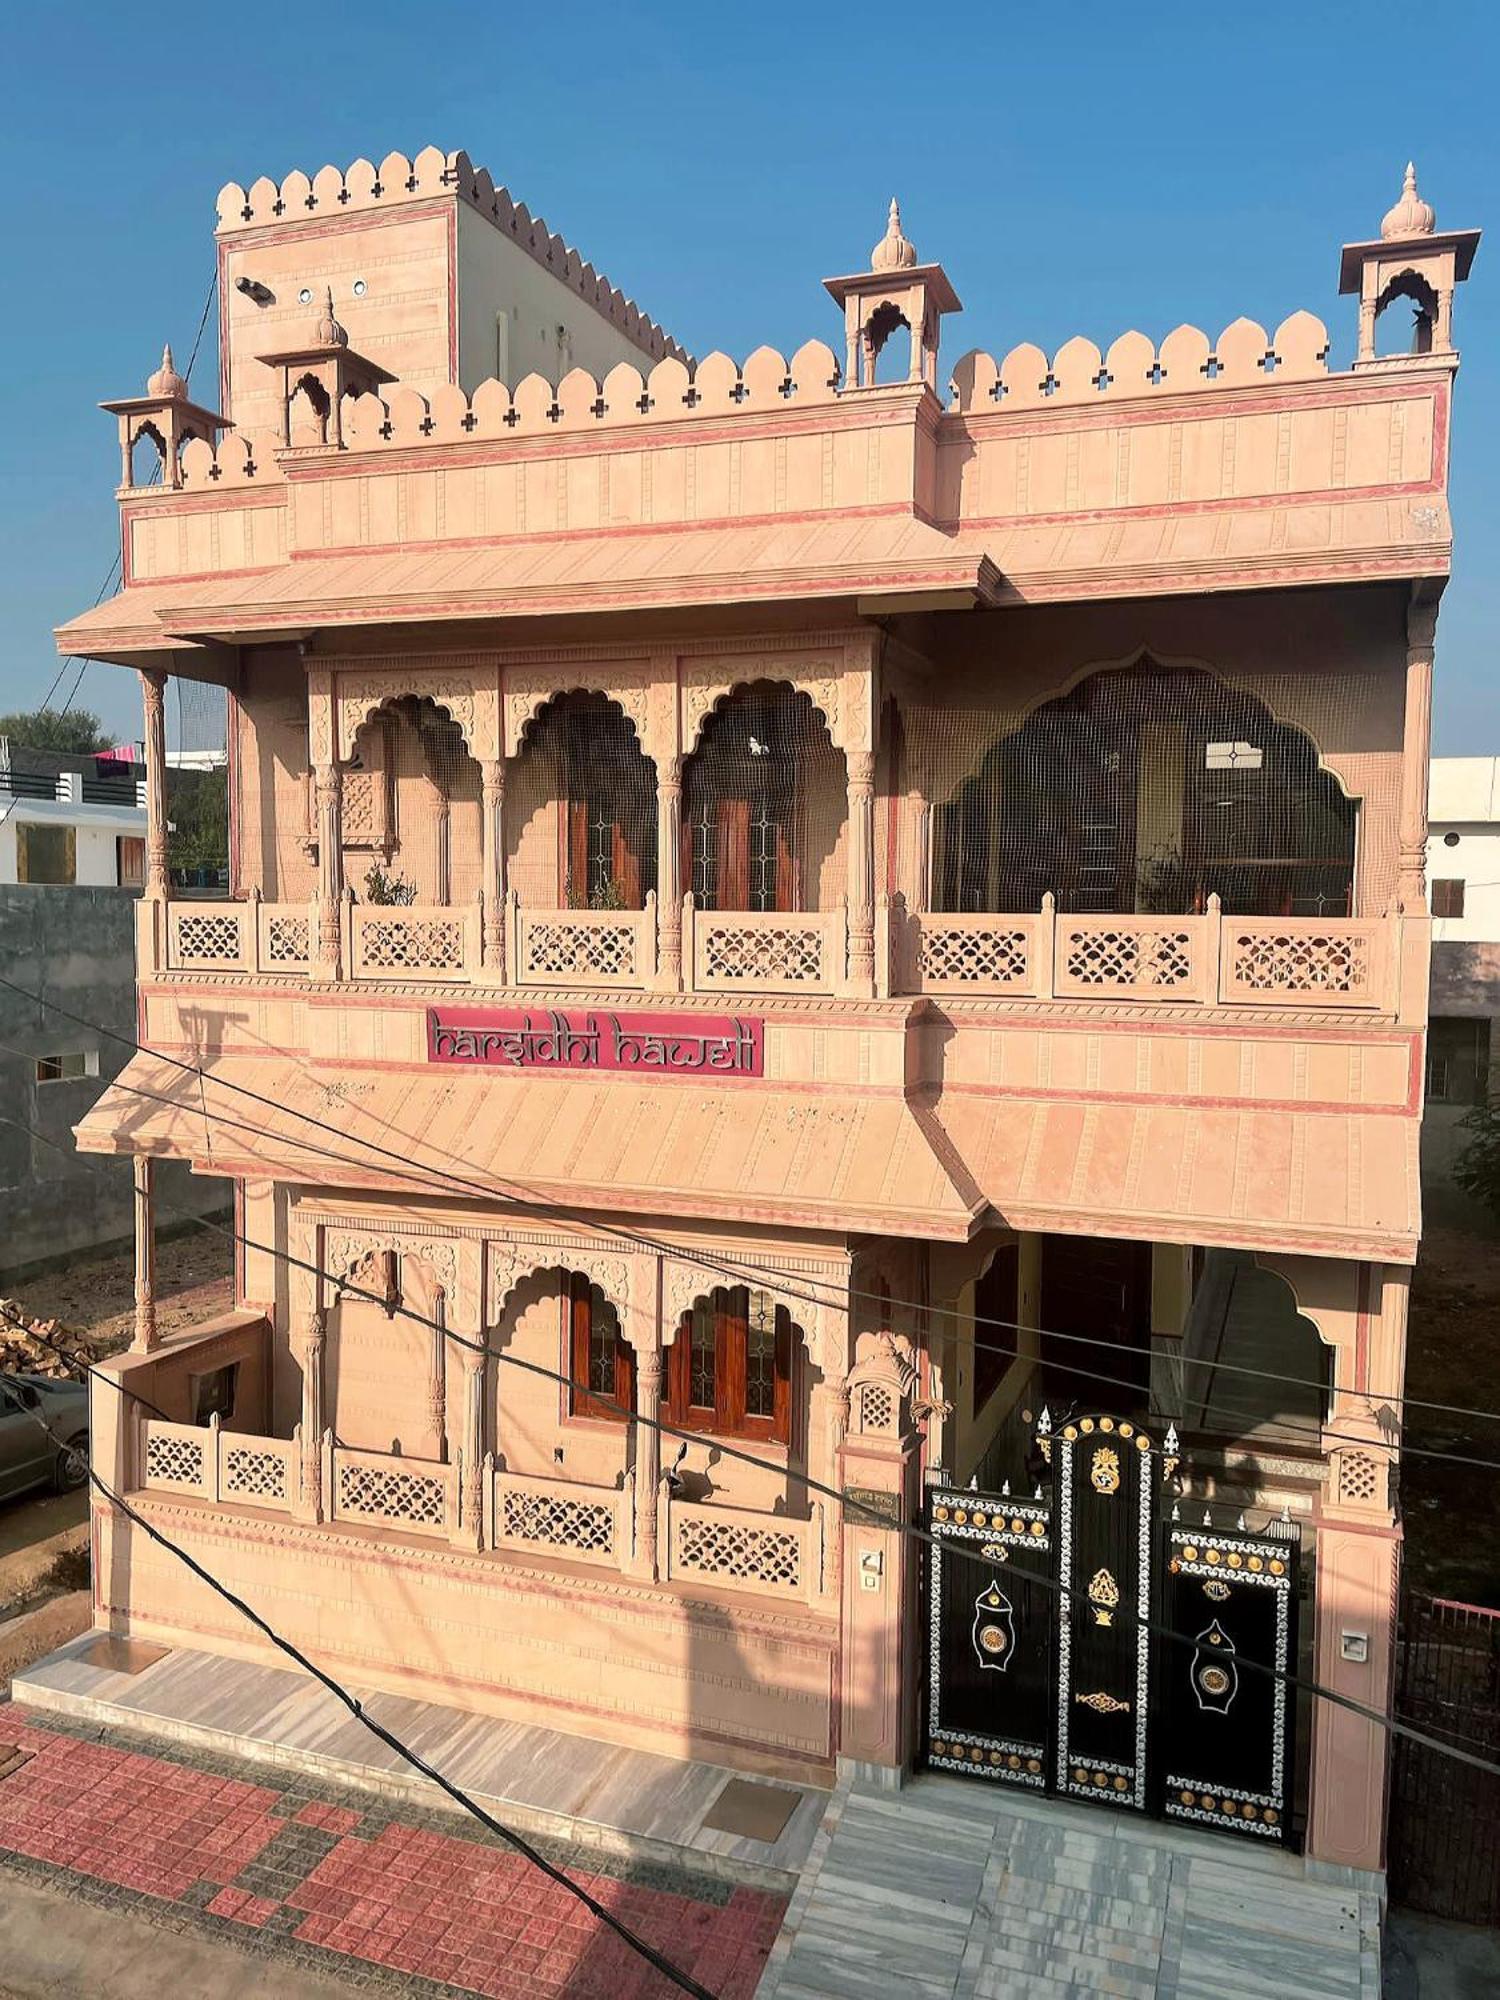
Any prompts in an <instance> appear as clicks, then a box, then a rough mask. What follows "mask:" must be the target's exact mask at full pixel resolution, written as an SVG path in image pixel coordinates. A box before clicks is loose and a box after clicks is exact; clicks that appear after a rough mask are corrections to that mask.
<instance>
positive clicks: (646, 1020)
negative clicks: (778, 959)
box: [427, 1007, 765, 1077]
mask: <svg viewBox="0 0 1500 2000" xmlns="http://www.w3.org/2000/svg"><path fill="white" fill-rule="evenodd" d="M427 1054H428V1057H429V1059H430V1060H431V1061H433V1062H440V1063H474V1064H478V1065H480V1066H481V1067H487V1068H490V1069H554V1070H556V1069H567V1070H578V1069H608V1070H630V1071H633V1072H636V1073H639V1074H641V1075H650V1076H723V1077H739V1076H764V1074H765V1040H764V1034H763V1030H762V1025H761V1023H760V1022H759V1021H753V1020H752V1021H745V1020H741V1019H739V1017H738V1016H732V1015H728V1014H633V1013H632V1014H616V1013H614V1012H609V1011H605V1010H604V1009H601V1008H595V1007H590V1008H588V1009H587V1010H579V1011H578V1012H573V1011H571V1010H570V1011H568V1012H566V1013H564V1012H560V1011H559V1010H558V1009H556V1008H553V1007H545V1008H544V1007H429V1008H428V1010H427Z"/></svg>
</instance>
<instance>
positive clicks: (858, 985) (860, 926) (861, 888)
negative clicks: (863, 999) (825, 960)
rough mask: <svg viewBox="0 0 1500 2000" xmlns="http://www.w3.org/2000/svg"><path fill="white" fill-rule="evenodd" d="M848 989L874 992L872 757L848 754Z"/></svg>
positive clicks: (866, 753)
mask: <svg viewBox="0 0 1500 2000" xmlns="http://www.w3.org/2000/svg"><path fill="white" fill-rule="evenodd" d="M848 766H849V990H850V992H851V993H858V994H861V995H866V996H867V995H869V994H871V993H873V992H874V991H875V755H874V752H873V751H871V750H851V751H849V752H848Z"/></svg>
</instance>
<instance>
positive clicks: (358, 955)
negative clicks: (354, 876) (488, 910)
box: [348, 902, 480, 980]
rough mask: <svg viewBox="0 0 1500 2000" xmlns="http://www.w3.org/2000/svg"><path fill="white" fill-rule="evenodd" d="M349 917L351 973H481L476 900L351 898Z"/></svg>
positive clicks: (377, 975)
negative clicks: (404, 901) (401, 901)
mask: <svg viewBox="0 0 1500 2000" xmlns="http://www.w3.org/2000/svg"><path fill="white" fill-rule="evenodd" d="M348 920H349V936H348V952H349V971H350V976H351V977H352V978H355V979H407V978H415V979H459V980H477V979H478V978H479V975H480V920H479V905H478V903H477V902H476V903H474V904H458V903H454V904H448V903H407V904H399V903H351V904H350V905H348Z"/></svg>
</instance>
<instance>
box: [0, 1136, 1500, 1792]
mask: <svg viewBox="0 0 1500 2000" xmlns="http://www.w3.org/2000/svg"><path fill="white" fill-rule="evenodd" d="M0 1118H3V1119H4V1122H6V1123H9V1124H18V1125H23V1126H24V1121H22V1120H19V1119H14V1118H9V1117H6V1116H5V1114H0ZM24 1129H26V1130H33V1129H34V1128H31V1127H24ZM36 1136H38V1137H42V1136H43V1135H41V1134H37V1135H36ZM49 1143H51V1144H53V1145H58V1144H59V1142H57V1141H55V1140H53V1141H50V1142H49ZM165 1205H166V1206H167V1207H175V1204H173V1203H167V1204H165ZM191 1219H192V1220H193V1221H195V1222H197V1223H199V1224H201V1225H202V1226H203V1227H205V1228H210V1229H213V1230H215V1231H216V1232H217V1233H219V1234H222V1235H226V1236H229V1237H230V1238H231V1239H232V1240H233V1241H234V1242H236V1243H238V1244H240V1245H241V1246H242V1247H243V1248H245V1249H248V1250H256V1251H259V1252H261V1253H262V1254H264V1255H266V1256H270V1257H274V1258H275V1259H276V1260H277V1261H278V1262H280V1263H283V1264H285V1265H287V1266H288V1267H289V1268H291V1269H294V1270H301V1271H305V1272H307V1273H308V1274H309V1275H311V1276H312V1277H314V1278H315V1279H317V1280H318V1281H319V1282H323V1281H327V1282H329V1283H330V1284H332V1286H333V1288H334V1290H335V1292H336V1293H337V1295H338V1297H339V1298H340V1299H343V1298H346V1297H350V1298H355V1299H360V1300H363V1301H364V1302H365V1303H367V1304H369V1305H377V1306H379V1307H380V1308H381V1310H382V1311H383V1312H385V1313H386V1314H387V1315H388V1316H389V1317H391V1318H401V1319H407V1320H410V1321H412V1322H413V1323H414V1324H415V1325H417V1326H420V1327H424V1328H425V1329H427V1331H428V1332H431V1333H436V1334H440V1335H441V1336H442V1337H443V1338H444V1340H446V1341H451V1342H452V1343H453V1345H454V1346H456V1347H461V1348H464V1349H466V1350H467V1351H468V1352H469V1353H471V1354H479V1355H483V1356H484V1357H485V1358H486V1359H489V1360H494V1361H497V1362H502V1363H504V1364H505V1365H507V1366H509V1367H512V1368H519V1369H521V1370H522V1371H523V1372H524V1373H525V1374H528V1375H537V1376H540V1377H541V1378H542V1379H543V1380H545V1381H548V1382H552V1383H555V1384H557V1385H558V1386H559V1387H562V1388H565V1389H568V1390H570V1391H581V1392H582V1393H584V1394H586V1395H587V1396H588V1397H589V1398H590V1400H591V1401H593V1402H595V1403H598V1404H601V1405H602V1406H603V1407H605V1408H607V1409H610V1410H613V1411H614V1412H615V1414H616V1415H617V1416H619V1417H623V1418H624V1419H625V1420H626V1421H627V1422H629V1423H636V1424H640V1425H641V1426H642V1427H643V1428H645V1429H647V1430H651V1431H655V1432H656V1433H657V1435H658V1436H662V1437H670V1438H674V1439H678V1440H680V1441H681V1442H683V1443H686V1444H701V1443H702V1442H703V1441H704V1434H703V1433H702V1432H701V1431H693V1430H688V1429H685V1428H683V1427H682V1426H680V1425H677V1424H673V1423H671V1422H669V1421H668V1420H667V1419H665V1418H663V1417H660V1416H656V1417H649V1416H646V1415H644V1414H643V1413H641V1412H640V1411H637V1410H632V1409H627V1408H626V1406H625V1405H624V1404H623V1403H620V1402H617V1401H616V1400H615V1398H614V1397H613V1396H609V1395H606V1394H604V1393H603V1392H601V1391H598V1390H594V1389H591V1388H590V1387H589V1385H588V1384H587V1383H586V1382H579V1381H578V1380H577V1379H576V1378H575V1377H574V1376H571V1375H564V1374H563V1373H562V1372H561V1371H560V1370H558V1369H556V1368H548V1367H547V1366H546V1365H545V1364H544V1363H542V1362H540V1361H528V1360H527V1359H526V1358H525V1357H524V1356H522V1355H519V1354H509V1353H507V1352H505V1350H504V1349H502V1348H498V1347H493V1346H491V1345H490V1344H489V1342H488V1341H485V1340H473V1339H470V1338H469V1336H468V1335H467V1334H462V1333H458V1332H456V1331H455V1330H454V1329H453V1328H452V1327H450V1326H447V1325H445V1324H444V1322H443V1321H442V1320H439V1319H433V1318H430V1317H429V1316H428V1315H427V1314H425V1313H419V1312H417V1311H416V1310H415V1308H414V1307H411V1306H408V1305H407V1304H406V1302H405V1301H404V1300H401V1301H399V1302H398V1303H395V1304H392V1302H391V1301H390V1300H389V1299H387V1298H386V1296H385V1295H384V1293H380V1292H372V1291H368V1290H366V1289H365V1288H364V1287H363V1286H361V1285H356V1284H354V1283H352V1282H351V1281H350V1279H349V1278H348V1277H342V1278H338V1277H332V1276H331V1274H330V1273H329V1272H327V1271H326V1270H324V1269H323V1268H322V1267H321V1266H319V1265H317V1264H312V1263H309V1262H308V1261H307V1259H306V1258H304V1257H298V1256H296V1255H294V1254H293V1253H292V1252H291V1251H289V1250H282V1249H280V1248H278V1247H277V1246H276V1245H274V1244H269V1243H257V1242H256V1241H255V1239H254V1238H253V1237H250V1236H246V1235H245V1234H244V1233H243V1232H242V1231H240V1230H237V1229H228V1228H226V1227H225V1226H224V1225H223V1224H219V1223H213V1222H210V1221H209V1220H208V1219H207V1218H206V1217H203V1216H194V1217H192V1218H191ZM17 1323H19V1322H17ZM26 1330H27V1332H29V1333H30V1334H31V1336H32V1338H33V1339H38V1338H41V1336H39V1335H38V1334H37V1333H36V1332H35V1329H33V1328H30V1327H28V1328H27V1329H26ZM44 1344H45V1343H44ZM58 1351H59V1352H61V1351H62V1350H58ZM70 1358H71V1357H70ZM90 1372H93V1371H92V1370H91V1371H90ZM99 1373H100V1377H101V1379H102V1380H103V1381H105V1382H108V1383H109V1384H110V1386H111V1387H112V1388H113V1389H114V1390H115V1392H116V1393H117V1394H118V1395H120V1396H122V1397H126V1396H129V1395H130V1393H131V1392H130V1391H129V1390H127V1389H125V1388H124V1387H123V1386H122V1385H121V1384H120V1383H118V1382H116V1381H115V1379H114V1377H113V1376H111V1375H106V1374H104V1373H103V1371H102V1370H101V1371H99ZM712 1443H713V1447H714V1449H715V1451H717V1452H718V1453H719V1454H720V1456H721V1457H724V1458H731V1459H738V1460H739V1461H740V1462H741V1463H743V1464H745V1465H751V1466H755V1467H756V1468H758V1469H759V1470H760V1471H762V1472H772V1473H775V1474H777V1475H778V1476H780V1477H784V1478H785V1479H787V1480H788V1481H790V1482H792V1483H794V1484H796V1485H798V1486H801V1487H802V1488H804V1490H805V1491H807V1492H808V1493H815V1494H817V1495H818V1496H819V1497H820V1498H826V1499H829V1500H832V1501H833V1502H834V1503H835V1505H836V1506H837V1507H838V1508H839V1510H840V1512H841V1514H842V1515H845V1516H848V1515H853V1516H855V1517H857V1518H858V1519H860V1520H862V1521H863V1522H864V1523H865V1524H866V1525H868V1526H871V1527H878V1528H883V1529H886V1530H888V1531H889V1532H891V1533H895V1534H901V1535H904V1536H906V1537H907V1538H908V1539H910V1540H913V1541H917V1542H921V1543H923V1544H924V1545H925V1546H927V1547H928V1548H938V1547H941V1548H943V1550H944V1551H945V1552H946V1553H947V1554H948V1555H949V1556H950V1557H952V1556H962V1557H964V1558H966V1559H968V1560H971V1561H973V1562H976V1563H983V1562H986V1561H987V1560H988V1558H987V1557H985V1556H984V1554H983V1553H982V1551H981V1550H980V1549H978V1548H973V1549H969V1548H965V1547H964V1546H963V1545H962V1544H959V1543H954V1542H948V1541H940V1539H939V1537H938V1536H936V1535H934V1534H933V1533H932V1531H931V1530H930V1529H928V1528H923V1527H921V1526H920V1525H919V1524H918V1523H916V1522H912V1521H899V1520H898V1521H893V1520H891V1519H890V1517H889V1516H888V1515H886V1514H884V1513H881V1512H880V1511H879V1510H878V1509H876V1508H874V1507H871V1506H870V1505H868V1504H867V1503H866V1502H865V1501H862V1500H857V1499H855V1498H854V1497H853V1496H852V1495H851V1494H849V1493H845V1492H841V1491H840V1490H839V1489H838V1488H837V1487H834V1486H829V1485H828V1484H827V1483H826V1482H825V1481H823V1480H820V1479H815V1478H814V1477H813V1475H812V1474H811V1473H810V1472H808V1471H806V1470H805V1469H804V1468H800V1467H797V1466H794V1465H792V1464H790V1463H789V1462H786V1463H782V1464H779V1465H778V1464H777V1463H775V1462H774V1461H773V1460H770V1459H764V1458H758V1457H756V1455H755V1454H754V1453H753V1452H749V1451H746V1450H744V1449H743V1448H742V1447H740V1446H738V1445H733V1444H730V1443H728V1442H727V1441H726V1440H725V1439H723V1438H720V1437H714V1438H713V1440H712ZM1010 1573H1011V1574H1013V1575H1015V1576H1019V1577H1020V1578H1022V1580H1023V1581H1025V1582H1028V1583H1034V1584H1036V1585H1037V1586H1038V1587H1039V1588H1040V1589H1042V1590H1045V1591H1048V1592H1049V1593H1050V1594H1051V1595H1053V1596H1054V1597H1057V1598H1059V1599H1067V1600H1068V1601H1069V1603H1070V1604H1076V1605H1079V1606H1081V1607H1084V1608H1087V1607H1088V1605H1089V1598H1088V1593H1087V1591H1086V1590H1082V1589H1077V1588H1074V1587H1072V1586H1070V1585H1067V1584H1064V1583H1063V1582H1062V1580H1061V1579H1060V1578H1058V1577H1054V1576H1050V1575H1047V1574H1045V1573H1044V1572H1042V1571H1040V1570H1034V1569H1028V1568H1027V1567H1025V1565H1024V1564H1021V1563H1017V1562H1012V1563H1011V1564H1010ZM1113 1615H1114V1616H1115V1617H1117V1618H1122V1619H1124V1620H1126V1621H1127V1622H1128V1623H1130V1624H1132V1625H1134V1626H1136V1627H1138V1628H1139V1629H1141V1630H1143V1631H1146V1632H1149V1633H1152V1634H1153V1635H1155V1636H1156V1637H1157V1638H1161V1639H1165V1640H1167V1641H1168V1642H1169V1643H1170V1644H1172V1645H1174V1646H1181V1647H1186V1648H1188V1649H1189V1650H1190V1651H1192V1652H1193V1653H1194V1654H1195V1655H1196V1653H1197V1651H1198V1642H1197V1640H1196V1639H1193V1638H1190V1637H1189V1636H1188V1635H1187V1634H1186V1633H1183V1632H1177V1631H1175V1630H1174V1629H1173V1628H1172V1627H1170V1626H1167V1625H1163V1624H1161V1623H1160V1622H1159V1621H1158V1620H1156V1619H1154V1618H1152V1617H1150V1616H1149V1615H1148V1614H1146V1613H1143V1612H1139V1611H1135V1610H1133V1609H1132V1608H1131V1607H1130V1606H1128V1605H1125V1604H1123V1603H1122V1604H1120V1605H1118V1606H1115V1607H1114V1608H1113ZM1237 1664H1238V1665H1239V1666H1240V1667H1241V1668H1242V1669H1243V1670H1244V1671H1247V1672H1250V1673H1255V1674H1262V1675H1264V1676H1265V1677H1266V1678H1267V1679H1269V1680H1273V1681H1276V1682H1279V1683H1280V1684H1281V1685H1283V1686H1285V1687H1289V1688H1300V1689H1304V1690H1305V1691H1306V1692H1307V1693H1308V1694H1310V1695H1311V1696H1313V1697H1314V1698H1316V1699H1317V1700H1320V1701H1325V1702H1327V1703H1329V1704H1330V1705H1331V1706H1332V1707H1335V1708H1342V1709H1344V1710H1346V1711H1347V1712H1348V1713H1349V1714H1351V1715H1356V1716H1358V1717H1359V1718H1360V1719H1361V1720H1362V1721H1365V1722H1370V1723H1374V1724H1375V1726H1376V1727H1377V1728H1380V1729H1383V1730H1385V1731H1386V1732H1387V1733H1388V1734H1389V1735H1392V1736H1397V1737H1401V1738H1404V1739H1406V1740H1409V1741H1411V1742H1415V1743H1420V1744H1422V1745H1424V1746H1425V1747H1426V1748H1428V1749H1431V1750H1437V1751H1439V1752H1440V1753H1441V1754H1442V1755H1444V1756H1448V1757H1452V1758H1455V1759H1456V1760H1457V1761H1458V1762H1460V1763H1464V1764H1470V1765H1473V1766H1474V1767H1475V1768H1476V1769H1478V1770H1483V1771H1486V1772H1488V1773H1490V1774H1491V1775H1493V1776H1497V1777H1500V1763H1492V1762H1490V1761H1488V1760H1486V1759H1483V1758H1478V1757H1474V1756H1471V1755H1469V1754H1468V1753H1466V1752H1464V1751H1460V1750H1456V1749H1454V1748H1453V1747H1452V1746H1451V1745H1449V1744H1445V1743H1443V1742H1441V1741H1440V1740H1439V1739H1438V1738H1437V1737H1435V1736H1431V1735H1428V1734H1427V1733H1426V1732H1425V1731H1422V1730H1419V1729H1416V1728H1414V1727H1413V1726H1412V1725H1411V1724H1410V1723H1406V1722H1402V1721H1400V1720H1399V1719H1398V1718H1397V1717H1396V1716H1395V1715H1394V1714H1392V1713H1390V1712H1383V1711H1381V1710H1379V1709H1375V1708H1371V1707H1370V1706H1369V1705H1368V1703H1365V1702H1361V1701H1356V1700H1355V1699H1354V1697H1353V1696H1352V1695H1346V1694H1341V1693H1340V1692H1339V1691H1338V1690H1337V1689H1336V1688H1330V1687H1325V1686H1324V1685H1323V1684H1322V1682H1320V1681H1314V1680H1309V1679H1307V1678H1305V1677H1304V1676H1303V1675H1301V1674H1298V1673H1295V1672H1293V1671H1292V1670H1290V1669H1288V1668H1285V1667H1275V1666H1269V1665H1267V1664H1266V1663H1264V1662H1263V1661H1260V1660H1254V1659H1251V1658H1250V1657H1249V1656H1248V1655H1245V1656H1243V1657H1241V1658H1239V1659H1238V1662H1237Z"/></svg>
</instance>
